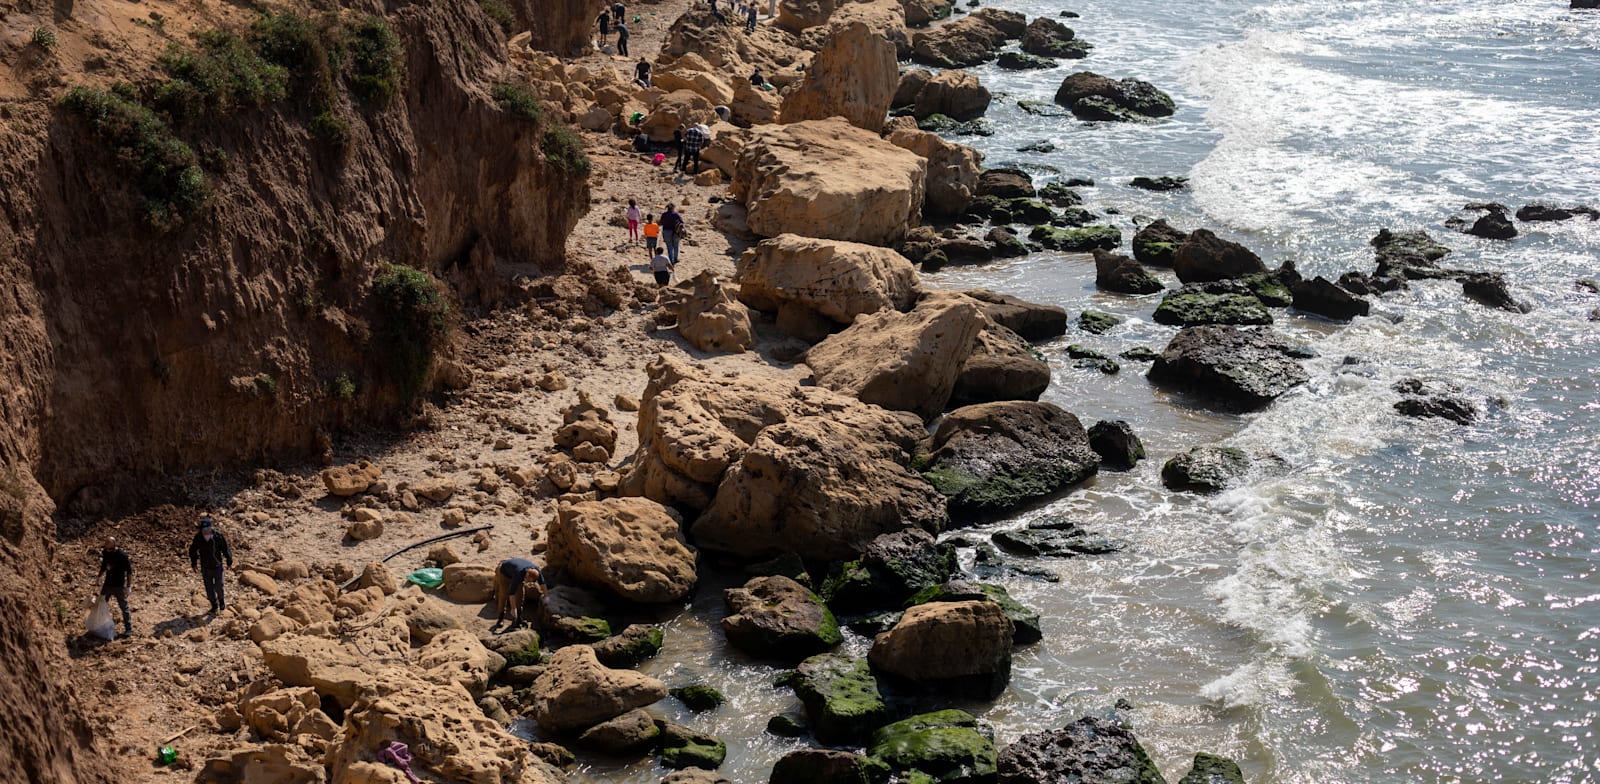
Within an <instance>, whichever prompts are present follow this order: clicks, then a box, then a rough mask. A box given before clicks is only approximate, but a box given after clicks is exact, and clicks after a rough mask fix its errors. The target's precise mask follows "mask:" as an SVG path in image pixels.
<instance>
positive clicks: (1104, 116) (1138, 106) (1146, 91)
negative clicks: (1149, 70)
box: [1056, 71, 1176, 121]
mask: <svg viewBox="0 0 1600 784" xmlns="http://www.w3.org/2000/svg"><path fill="white" fill-rule="evenodd" d="M1056 103H1058V104H1060V105H1062V106H1065V107H1067V109H1069V110H1070V111H1071V112H1072V113H1073V115H1075V116H1076V117H1078V118H1079V119H1081V120H1114V121H1128V120H1140V119H1145V118H1149V117H1169V116H1171V115H1172V113H1173V112H1174V111H1175V110H1176V107H1175V106H1174V104H1173V103H1172V98H1171V97H1170V96H1168V95H1167V94H1166V93H1164V92H1161V91H1160V90H1157V89H1156V88H1155V86H1154V85H1152V84H1150V83H1149V82H1145V81H1140V80H1138V79H1122V80H1120V81H1119V80H1116V79H1112V78H1110V77H1106V76H1101V75H1100V74H1097V73H1093V72H1091V71H1079V72H1078V73H1075V74H1072V75H1071V76H1068V77H1067V78H1066V79H1063V80H1062V81H1061V86H1060V87H1059V88H1057V90H1056Z"/></svg>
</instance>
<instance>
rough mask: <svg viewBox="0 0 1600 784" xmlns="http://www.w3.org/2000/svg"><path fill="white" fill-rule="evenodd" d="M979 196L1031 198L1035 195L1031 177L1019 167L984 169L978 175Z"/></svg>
mask: <svg viewBox="0 0 1600 784" xmlns="http://www.w3.org/2000/svg"><path fill="white" fill-rule="evenodd" d="M977 194H978V195H979V196H994V197H996V198H1000V199H1031V198H1033V197H1034V195H1036V191H1035V190H1034V188H1033V177H1031V176H1029V175H1028V173H1027V172H1025V171H1023V170H1021V169H1007V168H1000V169H984V170H983V173H982V174H979V175H978V191H977Z"/></svg>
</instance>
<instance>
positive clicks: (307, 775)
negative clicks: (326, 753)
mask: <svg viewBox="0 0 1600 784" xmlns="http://www.w3.org/2000/svg"><path fill="white" fill-rule="evenodd" d="M225 754H226V756H222V757H213V758H211V759H209V760H207V761H206V764H205V767H204V768H202V769H201V773H200V778H201V779H202V780H207V781H250V782H255V781H266V782H273V784H277V783H278V782H284V783H285V784H325V783H326V782H327V780H328V769H327V767H326V766H324V765H323V764H322V760H321V759H313V758H312V757H311V755H310V752H308V751H307V750H305V749H304V748H301V747H300V746H298V745H283V744H267V745H261V746H258V745H253V744H252V745H246V746H241V747H239V748H236V749H232V750H230V751H227V752H225Z"/></svg>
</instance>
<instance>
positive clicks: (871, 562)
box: [822, 529, 960, 613]
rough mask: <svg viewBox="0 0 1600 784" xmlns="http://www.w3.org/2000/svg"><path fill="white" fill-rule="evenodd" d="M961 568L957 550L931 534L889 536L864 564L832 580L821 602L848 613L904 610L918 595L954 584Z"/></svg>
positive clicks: (865, 555)
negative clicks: (896, 608)
mask: <svg viewBox="0 0 1600 784" xmlns="http://www.w3.org/2000/svg"><path fill="white" fill-rule="evenodd" d="M959 568H960V567H959V564H958V563H957V561H956V549H955V547H953V546H951V545H949V544H941V543H940V542H938V541H937V540H936V539H934V537H933V535H932V534H929V533H928V532H926V531H922V530H918V529H910V530H906V531H901V532H898V533H893V534H884V535H883V536H880V537H878V538H876V539H874V540H872V542H871V543H870V544H868V545H867V548H866V549H865V550H864V551H862V554H861V557H860V558H859V559H857V560H854V561H848V562H845V563H843V564H841V565H840V566H839V567H838V568H837V569H836V570H834V571H833V572H832V573H831V574H829V575H828V579H827V580H825V581H824V582H823V584H822V596H823V598H824V599H826V600H827V602H828V606H829V607H832V608H834V609H835V610H838V611H839V612H844V613H856V612H864V611H867V610H872V609H882V608H889V607H899V606H901V604H902V603H903V602H904V601H905V600H906V599H907V598H909V597H910V596H911V595H913V594H915V593H916V592H917V591H920V590H922V589H924V588H927V587H928V586H930V585H938V584H939V583H942V582H944V581H945V580H948V579H950V577H951V576H952V575H954V574H955V573H956V572H957V571H958V569H959Z"/></svg>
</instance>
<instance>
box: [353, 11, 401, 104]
mask: <svg viewBox="0 0 1600 784" xmlns="http://www.w3.org/2000/svg"><path fill="white" fill-rule="evenodd" d="M347 45H348V46H349V51H350V89H352V90H353V91H355V94H356V97H357V98H360V99H361V100H363V101H365V102H367V103H370V104H372V105H374V106H378V107H380V108H381V107H384V106H388V105H389V101H391V100H393V99H394V96H395V93H397V92H399V91H400V82H401V73H400V39H398V38H396V37H395V35H394V31H393V30H390V29H389V23H388V22H385V21H384V20H383V17H381V16H367V17H364V18H362V19H361V21H359V22H356V23H355V24H353V25H351V26H350V28H349V40H348V41H347Z"/></svg>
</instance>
